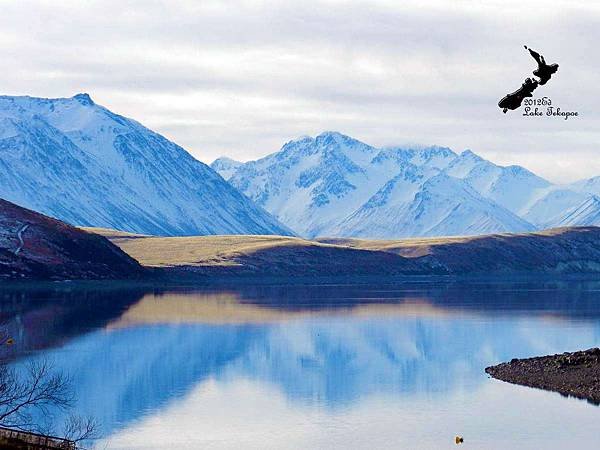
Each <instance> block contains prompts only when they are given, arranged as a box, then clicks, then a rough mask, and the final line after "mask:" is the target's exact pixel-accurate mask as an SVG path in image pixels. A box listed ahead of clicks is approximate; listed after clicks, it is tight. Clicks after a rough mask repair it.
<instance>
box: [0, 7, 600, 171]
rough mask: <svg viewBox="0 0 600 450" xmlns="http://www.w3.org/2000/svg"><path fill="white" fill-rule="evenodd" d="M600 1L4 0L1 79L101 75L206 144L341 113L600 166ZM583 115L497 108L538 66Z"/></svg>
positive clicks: (319, 127)
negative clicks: (530, 114) (544, 65)
mask: <svg viewBox="0 0 600 450" xmlns="http://www.w3.org/2000/svg"><path fill="white" fill-rule="evenodd" d="M598 42H600V4H599V3H597V2H592V1H576V0H569V1H564V2H563V1H549V0H546V1H532V0H528V1H523V0H519V1H514V2H512V1H506V0H502V1H486V2H480V1H472V2H471V1H462V2H461V1H457V0H452V1H433V2H426V1H422V0H421V1H414V2H402V1H398V0H392V1H387V0H380V1H376V0H374V1H334V0H331V1H310V0H297V1H296V0H293V1H273V2H269V1H258V0H256V1H215V2H213V1H210V0H199V1H123V0H119V1H97V2H94V1H82V0H76V1H60V0H54V1H26V0H15V1H3V0H0V63H1V67H2V68H1V70H0V86H1V88H0V91H1V93H3V94H8V95H33V96H40V97H70V96H72V95H74V94H76V93H78V92H88V93H89V94H90V95H91V96H92V98H93V99H94V100H95V101H96V102H97V103H99V104H102V105H104V106H106V107H108V108H109V109H111V110H113V111H114V112H117V113H120V114H123V115H125V116H128V117H131V118H134V119H136V120H138V121H140V122H142V123H143V124H144V125H146V126H148V127H150V128H152V129H154V130H155V131H158V132H160V133H162V134H164V135H165V136H167V137H168V138H170V139H172V140H173V141H175V142H176V143H178V144H180V145H182V146H183V147H184V148H186V149H187V150H188V151H190V152H191V153H192V154H193V155H194V156H196V157H197V158H198V159H200V160H202V161H204V162H211V161H212V160H213V159H215V158H216V157H218V156H220V155H227V156H230V157H232V158H235V159H239V160H250V159H256V158H258V157H261V156H264V155H266V154H268V153H272V152H274V151H276V150H278V149H279V148H280V147H281V145H282V144H283V143H285V142H286V141H288V140H290V139H292V138H294V137H297V136H300V135H307V134H308V135H315V134H318V133H320V132H322V131H325V130H336V131H340V132H342V133H345V134H348V135H350V136H353V137H355V138H357V139H360V140H363V141H365V142H367V143H369V144H371V145H375V146H387V145H399V144H406V143H420V144H439V145H444V146H449V147H451V148H453V149H455V150H457V151H460V150H464V149H466V148H470V149H472V150H473V151H475V152H477V153H479V154H481V155H483V156H485V157H487V158H489V159H491V160H492V161H494V162H497V163H501V164H521V165H524V166H526V167H528V168H529V169H531V170H533V171H534V172H537V173H538V174H540V175H542V176H545V177H547V178H549V179H551V180H553V181H571V180H575V179H579V178H583V177H589V176H593V175H600V158H599V157H598V156H599V147H598V144H599V143H600V139H599V138H600V127H599V125H600V105H598V104H597V102H598V99H599V98H600V57H599V55H600V51H599V49H598V47H597V46H598ZM523 44H527V45H529V46H530V47H532V48H534V49H536V50H538V51H539V52H540V53H542V54H543V55H544V56H545V57H546V60H547V62H549V63H550V62H557V63H559V64H560V69H559V71H558V73H557V74H556V76H555V77H553V78H552V80H550V81H549V82H548V84H547V85H545V86H541V87H540V88H538V90H537V91H536V94H538V93H539V95H540V96H548V97H550V98H551V99H552V101H553V105H556V106H559V107H560V108H561V109H563V110H576V111H578V112H579V114H580V117H578V118H571V119H569V120H567V121H565V120H561V119H558V118H546V117H544V118H526V117H523V116H522V115H521V114H522V110H517V111H512V112H509V113H508V114H506V115H504V114H502V111H501V110H500V109H499V108H498V107H497V102H498V100H499V99H500V98H501V97H503V96H504V95H505V94H507V93H508V92H511V91H513V90H515V89H516V88H518V87H519V86H520V84H521V83H522V81H523V79H524V78H525V77H526V76H528V75H529V76H530V75H531V71H532V70H533V69H534V68H535V62H534V61H533V59H532V58H531V57H530V56H529V54H528V53H527V52H526V51H525V49H524V48H523Z"/></svg>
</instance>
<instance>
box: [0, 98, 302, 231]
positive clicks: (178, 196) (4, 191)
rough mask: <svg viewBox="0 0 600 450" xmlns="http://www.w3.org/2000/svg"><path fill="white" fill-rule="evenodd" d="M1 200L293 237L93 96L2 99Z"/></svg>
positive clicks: (97, 222) (95, 215) (58, 213)
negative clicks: (97, 102) (96, 101)
mask: <svg viewBox="0 0 600 450" xmlns="http://www.w3.org/2000/svg"><path fill="white" fill-rule="evenodd" d="M0 171H1V173H2V179H1V180H0V198H4V199H6V200H9V201H11V202H14V203H16V204H18V205H20V206H23V207H26V208H29V209H33V210H35V211H39V212H41V213H43V214H46V215H49V216H52V217H55V218H57V219H60V220H63V221H65V222H68V223H70V224H73V225H79V226H97V227H109V228H116V229H120V230H124V231H132V232H138V233H146V234H157V235H197V234H290V233H291V231H290V230H289V229H288V228H287V227H285V226H284V225H282V224H281V223H279V222H278V221H277V220H276V219H275V218H273V217H272V216H271V215H270V214H268V213H267V212H266V211H264V210H262V209H261V208H259V207H257V206H256V205H254V204H253V203H252V202H250V201H249V200H248V199H247V198H246V197H244V196H243V195H241V194H240V193H239V192H238V191H237V190H236V189H234V188H232V187H231V185H230V184H228V183H226V182H225V181H224V180H223V179H222V178H221V177H220V176H219V175H218V174H217V173H216V172H215V171H213V169H211V168H210V167H208V166H206V165H205V164H203V163H201V162H200V161H197V160H196V159H194V158H193V157H192V156H191V155H190V154H189V153H188V152H186V151H185V150H184V149H183V148H181V147H179V146H178V145H176V144H174V143H173V142H171V141H169V140H167V139H166V138H164V137H163V136H161V135H159V134H157V133H155V132H153V131H151V130H149V129H147V128H145V127H144V126H142V125H141V124H139V123H138V122H136V121H134V120H131V119H128V118H125V117H123V116H120V115H118V114H115V113H113V112H111V111H109V110H108V109H106V108H104V107H102V106H99V105H97V104H95V103H94V101H93V100H92V99H91V98H90V96H89V95H87V94H78V95H75V96H74V97H72V98H57V99H42V98H34V97H11V96H0Z"/></svg>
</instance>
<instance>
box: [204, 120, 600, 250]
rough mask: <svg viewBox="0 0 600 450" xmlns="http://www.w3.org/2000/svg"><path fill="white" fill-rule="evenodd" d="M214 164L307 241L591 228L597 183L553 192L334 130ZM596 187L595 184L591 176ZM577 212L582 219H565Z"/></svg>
mask: <svg viewBox="0 0 600 450" xmlns="http://www.w3.org/2000/svg"><path fill="white" fill-rule="evenodd" d="M220 161H221V160H217V161H215V163H213V165H212V167H213V168H214V169H215V170H217V171H218V172H220V173H221V175H222V176H223V177H224V178H225V179H227V180H228V181H229V182H230V183H231V184H232V185H233V186H234V187H236V188H237V189H239V190H240V191H241V192H243V193H244V194H245V195H247V196H248V197H249V198H251V199H252V200H253V201H255V202H256V203H257V204H259V205H260V206H262V207H264V208H265V209H266V210H267V211H269V212H271V213H272V214H273V215H274V216H275V217H277V218H278V219H279V220H280V221H281V222H283V223H284V224H286V225H287V226H289V227H290V228H292V229H294V230H295V231H297V232H298V233H299V234H301V235H302V236H306V237H309V238H312V237H316V236H334V237H335V236H341V237H365V238H398V237H410V236H439V235H462V234H484V233H495V232H522V231H533V230H536V229H540V228H547V227H552V226H561V225H567V224H569V225H594V224H600V223H596V222H594V223H589V222H590V221H592V218H594V217H597V216H596V215H595V214H594V208H595V207H596V203H594V202H590V198H591V196H593V195H594V194H595V192H594V189H597V193H600V181H598V182H593V179H592V180H588V181H587V182H580V183H575V184H573V185H570V186H559V185H555V184H552V183H550V182H549V181H547V180H545V179H543V178H541V177H539V176H537V175H535V174H534V173H532V172H530V171H529V170H527V169H525V168H524V167H521V166H506V167H504V166H500V165H496V164H494V163H492V162H490V161H487V160H486V159H484V158H482V157H480V156H479V155H477V154H475V153H474V152H473V151H471V150H465V151H463V152H462V153H460V154H458V153H456V152H454V151H452V150H451V149H449V148H447V147H440V146H429V147H427V146H414V147H388V148H376V147H372V146H370V145H368V144H365V143H363V142H360V141H358V140H356V139H353V138H351V137H349V136H345V135H343V134H341V133H338V132H325V133H322V134H320V135H318V136H316V137H314V138H313V137H306V136H305V137H302V138H299V139H295V140H292V141H290V142H288V143H286V144H285V145H284V146H283V147H282V148H281V150H280V151H279V152H276V153H273V154H270V155H268V156H266V157H264V158H261V159H258V160H256V161H250V162H247V163H238V162H234V161H231V160H229V161H228V164H227V168H226V169H221V164H222V163H221V162H220ZM599 180H600V178H599ZM577 208H580V209H581V208H583V209H584V210H585V214H583V213H582V214H571V215H570V216H569V219H567V216H566V215H565V213H566V212H567V211H569V210H571V209H574V210H575V209H577Z"/></svg>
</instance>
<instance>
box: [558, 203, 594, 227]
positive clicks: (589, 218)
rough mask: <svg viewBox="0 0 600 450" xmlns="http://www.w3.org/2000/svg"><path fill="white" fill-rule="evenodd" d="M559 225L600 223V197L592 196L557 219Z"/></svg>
mask: <svg viewBox="0 0 600 450" xmlns="http://www.w3.org/2000/svg"><path fill="white" fill-rule="evenodd" d="M557 224H558V225H559V226H581V225H596V226H598V225H600V198H598V197H596V196H591V197H589V198H586V199H585V200H584V201H583V202H582V203H581V204H580V205H578V206H576V207H574V208H571V209H570V210H569V211H567V212H566V213H565V215H564V216H563V217H561V218H560V219H559V220H557Z"/></svg>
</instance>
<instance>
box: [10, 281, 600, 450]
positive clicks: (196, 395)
mask: <svg viewBox="0 0 600 450" xmlns="http://www.w3.org/2000/svg"><path fill="white" fill-rule="evenodd" d="M0 314H1V319H2V322H3V324H4V327H5V329H7V330H8V332H9V333H10V334H11V335H12V336H13V337H14V338H15V341H16V344H15V345H14V346H12V347H11V348H10V350H3V351H4V352H9V353H8V354H6V355H4V356H5V357H8V358H10V361H11V364H13V365H15V367H18V368H19V367H22V366H23V364H24V363H26V362H27V361H32V360H36V359H42V358H43V359H46V360H48V361H51V362H52V363H53V365H54V367H55V368H56V369H57V370H60V371H62V372H64V373H68V374H69V375H70V376H71V377H72V380H73V386H74V389H75V391H76V394H77V402H76V405H75V411H76V412H77V413H78V414H82V415H91V416H94V417H95V418H97V419H98V420H99V422H100V423H101V426H102V439H100V440H99V441H97V442H96V448H98V449H105V448H106V449H128V450H133V449H169V448H172V449H199V448H203V449H204V448H208V449H210V448H215V449H217V448H218V449H221V448H226V449H234V448H235V449H240V448H244V449H265V448H273V449H275V448H276V449H280V448H281V449H298V448H309V449H331V448H339V449H385V448H389V449H392V448H394V449H397V448H426V449H439V448H450V447H456V445H455V444H454V436H455V435H461V436H463V437H464V439H465V442H464V444H462V446H461V447H462V448H472V449H506V448H520V449H521V448H525V449H540V448H544V449H552V448H557V449H558V448H560V449H564V448H577V447H590V446H592V445H596V443H597V442H598V440H599V438H600V428H599V427H598V420H599V419H600V410H599V409H598V407H597V406H594V405H591V404H589V403H587V402H585V401H582V400H577V399H572V398H565V397H562V396H560V395H559V394H556V393H552V392H545V391H541V390H537V389H530V388H525V387H520V386H514V385H510V384H507V383H503V382H500V381H496V380H494V379H491V378H489V377H488V376H487V375H486V374H485V373H484V368H485V367H487V366H489V365H492V364H496V363H498V362H502V361H507V360H510V359H512V358H515V357H527V356H534V355H545V354H551V353H560V352H564V351H574V350H580V349H587V348H590V347H593V346H600V283H599V282H594V281H565V282H536V283H531V282H522V281H521V282H517V281H515V282H511V283H507V282H483V281H482V282H470V283H467V282H461V283H450V282H448V283H439V284H430V283H418V282H410V283H387V282H385V281H381V282H376V283H370V284H362V285H359V284H356V285H343V284H322V285H302V286H285V285H254V286H251V285H248V286H218V287H183V286H182V287H177V286H168V287H160V286H159V287H156V286H154V287H148V286H133V285H116V284H110V283H104V284H98V285H95V284H85V285H76V284H69V283H55V284H50V285H43V286H36V287H28V288H23V287H19V286H12V287H8V286H5V287H4V288H3V289H1V290H0Z"/></svg>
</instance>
